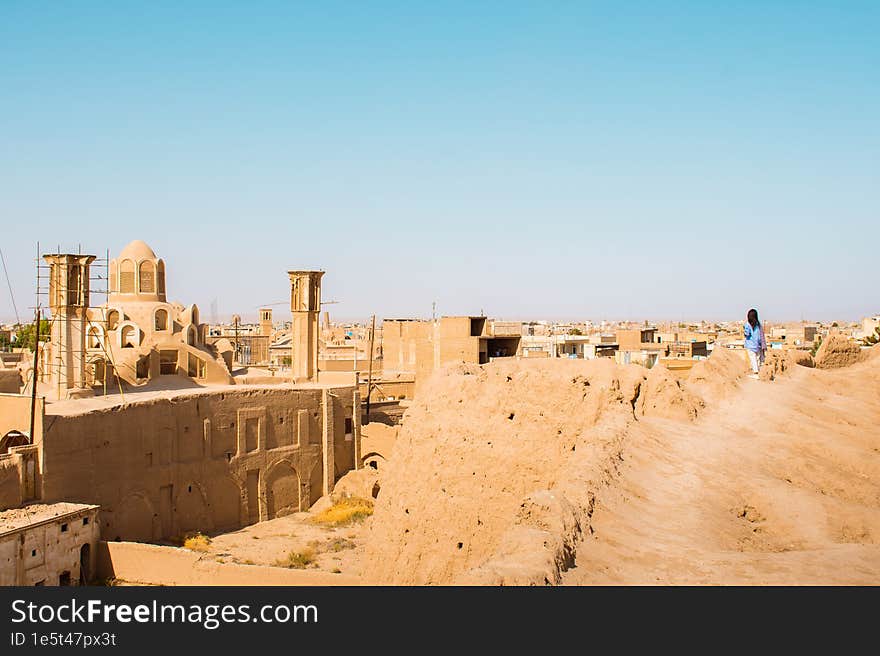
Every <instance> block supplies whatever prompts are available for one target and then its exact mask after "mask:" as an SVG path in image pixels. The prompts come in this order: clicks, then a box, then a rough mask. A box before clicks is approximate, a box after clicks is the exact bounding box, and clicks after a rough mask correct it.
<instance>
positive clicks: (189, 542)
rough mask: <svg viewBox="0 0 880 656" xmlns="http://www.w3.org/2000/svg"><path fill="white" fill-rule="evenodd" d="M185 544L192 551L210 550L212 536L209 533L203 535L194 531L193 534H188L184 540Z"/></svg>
mask: <svg viewBox="0 0 880 656" xmlns="http://www.w3.org/2000/svg"><path fill="white" fill-rule="evenodd" d="M183 546H184V548H186V549H189V550H190V551H202V552H205V551H208V547H210V546H211V538H209V537H208V536H207V535H202V534H201V533H193V534H191V535H187V536H186V538H185V539H184V541H183Z"/></svg>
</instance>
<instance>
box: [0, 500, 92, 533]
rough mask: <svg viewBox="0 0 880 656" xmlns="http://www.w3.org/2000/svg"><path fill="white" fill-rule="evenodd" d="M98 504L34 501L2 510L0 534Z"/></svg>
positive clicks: (90, 508)
mask: <svg viewBox="0 0 880 656" xmlns="http://www.w3.org/2000/svg"><path fill="white" fill-rule="evenodd" d="M97 508H98V506H93V505H89V504H87V503H68V502H64V501H62V502H59V503H48V504H47V503H34V504H31V505H29V506H24V507H23V508H13V509H11V510H4V511H3V512H0V535H4V534H6V533H10V532H12V531H18V530H20V529H23V528H27V527H28V526H33V525H35V524H41V523H43V522H47V521H50V520H55V519H60V518H63V517H67V516H68V515H74V514H76V513H78V512H81V511H83V510H96V509H97Z"/></svg>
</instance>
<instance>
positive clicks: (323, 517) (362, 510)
mask: <svg viewBox="0 0 880 656" xmlns="http://www.w3.org/2000/svg"><path fill="white" fill-rule="evenodd" d="M372 514H373V500H372V499H363V498H361V497H344V498H342V499H339V500H338V501H337V502H336V503H334V504H333V505H332V506H330V507H329V508H327V510H325V511H323V512H320V513H318V514H317V515H315V516H314V517H312V521H313V522H314V523H316V524H326V525H327V526H345V525H347V524H351V523H352V522H357V521H362V520H364V519H366V518H367V517H369V516H370V515H372Z"/></svg>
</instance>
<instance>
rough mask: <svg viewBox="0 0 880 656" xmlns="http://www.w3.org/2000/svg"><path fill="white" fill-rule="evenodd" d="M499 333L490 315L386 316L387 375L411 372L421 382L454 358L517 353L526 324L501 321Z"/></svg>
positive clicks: (384, 352) (485, 358)
mask: <svg viewBox="0 0 880 656" xmlns="http://www.w3.org/2000/svg"><path fill="white" fill-rule="evenodd" d="M497 330H498V334H496V333H495V332H494V330H493V327H492V324H490V323H489V322H488V320H487V318H486V317H481V316H477V317H474V316H464V317H441V318H440V319H437V320H436V321H432V320H422V319H384V320H383V321H382V356H383V360H384V362H383V370H384V375H385V376H388V375H389V374H391V373H411V374H414V375H415V378H416V391H418V388H419V385H420V383H423V382H424V380H425V379H426V378H427V377H428V376H429V375H430V374H431V372H432V371H434V369H436V368H439V367H441V366H443V365H446V364H451V363H454V362H471V363H474V364H485V363H487V362H489V361H490V360H492V359H494V358H505V357H515V356H516V355H517V354H518V352H519V346H520V339H521V337H522V328H521V327H520V328H518V329H516V328H514V327H513V326H511V325H506V324H499V325H498V326H497Z"/></svg>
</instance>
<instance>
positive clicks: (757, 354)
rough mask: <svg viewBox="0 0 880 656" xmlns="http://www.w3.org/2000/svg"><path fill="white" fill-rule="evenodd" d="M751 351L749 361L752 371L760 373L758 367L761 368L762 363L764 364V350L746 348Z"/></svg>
mask: <svg viewBox="0 0 880 656" xmlns="http://www.w3.org/2000/svg"><path fill="white" fill-rule="evenodd" d="M746 350H747V351H748V353H749V363H750V364H751V365H752V371H753V372H754V373H758V369H760V367H761V365H762V364H764V352H763V351H752V350H749V349H746Z"/></svg>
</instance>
